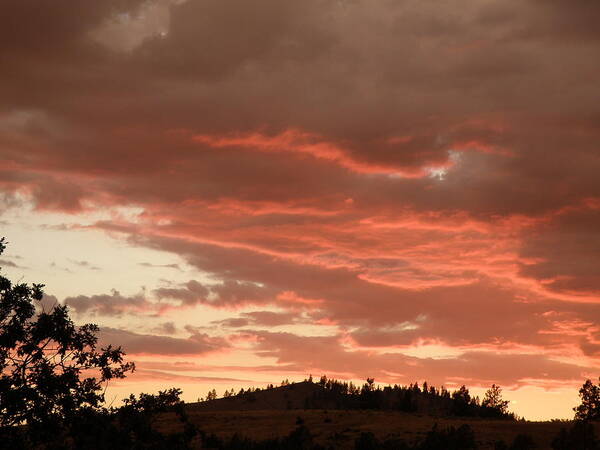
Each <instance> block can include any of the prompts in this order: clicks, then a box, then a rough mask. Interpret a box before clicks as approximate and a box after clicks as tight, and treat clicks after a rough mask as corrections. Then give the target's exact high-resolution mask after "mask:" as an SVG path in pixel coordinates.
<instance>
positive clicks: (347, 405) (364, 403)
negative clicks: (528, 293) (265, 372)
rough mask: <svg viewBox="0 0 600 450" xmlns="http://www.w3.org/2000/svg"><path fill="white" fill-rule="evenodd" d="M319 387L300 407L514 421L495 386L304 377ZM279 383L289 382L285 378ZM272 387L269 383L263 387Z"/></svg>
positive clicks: (245, 394)
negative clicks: (474, 389)
mask: <svg viewBox="0 0 600 450" xmlns="http://www.w3.org/2000/svg"><path fill="white" fill-rule="evenodd" d="M305 382H308V383H314V384H316V385H317V386H319V387H320V388H321V389H315V390H314V391H313V393H312V395H311V396H309V397H307V398H306V399H305V400H304V405H303V407H304V409H327V408H334V409H375V410H396V411H404V412H412V413H422V414H428V415H436V416H459V417H482V418H498V419H508V420H514V419H515V415H514V414H513V413H511V412H509V411H508V401H506V400H503V399H502V390H501V389H500V387H498V386H496V385H492V387H491V388H490V389H489V390H488V391H487V392H486V393H485V396H484V398H483V399H481V400H480V399H479V397H473V396H471V394H470V393H469V390H468V389H467V388H466V387H465V386H461V387H460V388H459V389H457V390H455V391H452V392H451V391H448V390H447V389H445V388H444V387H441V388H436V387H435V386H430V385H428V384H427V382H424V383H423V384H422V385H421V386H420V385H419V384H418V383H414V384H410V385H408V386H400V385H397V384H396V385H393V386H385V387H381V386H376V385H375V380H374V379H373V378H368V379H367V381H366V383H364V384H363V385H362V386H357V385H355V384H354V383H353V382H346V381H340V380H335V379H330V378H327V377H326V376H322V377H321V378H320V380H319V381H317V382H316V383H315V382H314V381H313V379H312V376H311V377H309V378H308V379H306V380H305ZM281 385H282V386H286V385H290V383H289V382H288V381H287V380H285V381H283V382H282V383H281ZM271 389H275V386H274V385H269V386H267V387H266V389H265V390H271ZM259 391H261V389H259V388H250V389H247V390H244V389H241V390H240V391H239V392H237V393H236V392H235V391H234V390H233V389H232V390H231V391H229V390H227V391H225V394H224V397H225V398H228V397H242V398H244V397H247V398H248V397H253V396H254V395H255V394H256V393H257V392H259ZM216 397H217V395H216V391H215V390H214V389H213V390H212V391H209V393H208V395H207V398H206V400H215V399H216Z"/></svg>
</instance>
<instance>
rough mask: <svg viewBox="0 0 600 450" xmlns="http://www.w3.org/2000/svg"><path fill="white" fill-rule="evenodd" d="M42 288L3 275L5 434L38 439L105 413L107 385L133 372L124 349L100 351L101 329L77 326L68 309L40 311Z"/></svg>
mask: <svg viewBox="0 0 600 450" xmlns="http://www.w3.org/2000/svg"><path fill="white" fill-rule="evenodd" d="M5 248H6V241H5V239H4V238H2V239H0V254H2V252H3V251H4V249H5ZM42 289H43V285H41V284H34V285H32V286H28V285H26V284H13V283H11V281H10V280H8V279H7V278H5V277H3V276H0V434H2V435H6V434H7V433H8V434H10V433H12V432H14V430H15V426H17V425H27V427H28V430H29V434H30V435H31V436H33V437H34V438H35V436H39V438H40V439H43V438H44V436H46V435H48V434H54V435H56V434H57V433H59V430H60V429H61V427H63V425H65V424H66V423H69V421H71V420H72V419H73V418H74V417H75V416H76V415H77V414H78V413H79V412H80V411H82V410H84V409H86V410H89V409H92V410H97V409H100V408H101V405H102V403H103V402H104V389H103V388H105V385H106V383H107V382H108V381H109V380H111V379H114V378H123V377H124V376H125V374H126V373H127V372H129V371H132V370H133V369H134V365H133V364H132V363H124V362H123V356H124V352H123V351H122V350H121V348H120V347H116V348H114V347H112V346H110V345H109V346H107V347H105V348H98V345H97V343H98V338H97V337H96V333H97V332H98V327H97V326H96V325H93V324H87V325H83V326H80V327H77V326H75V325H74V324H73V322H72V321H71V319H70V318H69V315H68V311H67V307H66V306H59V305H58V306H55V307H54V308H52V310H51V311H43V310H42V311H40V309H42V308H41V303H40V302H41V300H42V297H43V290H42ZM36 307H37V308H36ZM84 372H85V374H84Z"/></svg>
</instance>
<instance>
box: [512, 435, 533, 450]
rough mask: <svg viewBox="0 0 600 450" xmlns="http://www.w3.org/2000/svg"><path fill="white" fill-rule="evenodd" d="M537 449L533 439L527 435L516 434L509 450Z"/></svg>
mask: <svg viewBox="0 0 600 450" xmlns="http://www.w3.org/2000/svg"><path fill="white" fill-rule="evenodd" d="M536 448H537V445H536V444H535V442H534V440H533V438H532V437H531V436H529V435H528V434H518V435H517V436H516V437H515V440H514V441H513V443H512V445H511V446H510V447H509V450H534V449H536Z"/></svg>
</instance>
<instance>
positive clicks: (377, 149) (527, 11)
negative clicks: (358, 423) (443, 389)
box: [0, 0, 600, 419]
mask: <svg viewBox="0 0 600 450" xmlns="http://www.w3.org/2000/svg"><path fill="white" fill-rule="evenodd" d="M1 3H2V7H1V13H0V14H1V17H2V19H1V24H2V26H0V236H6V238H7V239H8V241H9V243H10V245H9V247H8V248H7V250H6V252H5V253H4V254H3V255H1V256H0V267H2V272H3V273H4V274H6V275H7V276H8V277H9V278H11V279H12V280H14V281H19V280H20V281H23V282H42V283H44V284H46V294H47V296H46V298H45V300H44V301H45V302H47V303H48V304H55V303H56V302H58V303H61V304H62V303H66V304H67V305H69V307H70V310H71V313H72V316H73V318H74V320H75V321H76V322H77V323H79V324H83V323H86V322H94V323H97V324H98V325H99V326H100V327H101V329H102V333H101V339H102V341H103V342H107V343H108V342H110V343H113V344H120V345H122V346H123V347H124V348H125V350H126V352H127V354H128V356H127V358H128V360H132V361H135V362H136V364H137V368H138V369H137V371H136V373H135V374H134V375H132V376H130V377H129V378H128V379H127V380H126V381H123V382H120V383H118V384H116V385H114V386H113V387H112V390H111V391H110V393H111V396H110V398H109V400H111V399H112V398H117V399H120V398H122V397H123V396H125V394H128V393H130V392H140V391H146V392H156V391H157V390H158V389H163V388H166V387H171V386H178V387H181V388H182V389H183V390H184V396H183V397H184V398H185V399H186V400H195V399H196V398H198V397H199V396H204V395H205V394H206V391H207V390H208V389H211V388H213V387H215V388H216V389H217V392H218V393H219V394H222V392H223V391H224V390H225V389H227V388H230V387H236V388H238V389H239V388H240V387H242V386H243V387H246V386H250V385H254V386H264V385H265V384H266V383H271V382H274V383H277V382H279V381H281V380H282V379H283V378H289V379H290V380H302V379H303V378H305V377H306V376H308V374H309V373H312V374H313V375H315V376H320V375H321V374H327V375H328V376H331V377H336V378H343V379H351V380H357V381H360V380H364V379H365V378H366V377H367V376H370V377H374V378H375V380H376V382H378V383H392V384H393V383H399V384H408V383H411V382H414V381H418V382H419V383H421V382H422V381H424V380H427V381H428V382H429V383H433V384H435V385H441V384H444V385H445V386H447V387H448V388H454V387H456V386H459V385H461V384H466V385H467V386H469V387H470V388H473V391H474V392H475V393H481V392H482V391H483V390H484V389H485V388H487V387H489V386H490V385H491V384H492V383H496V384H499V385H500V386H502V387H503V388H504V394H505V397H506V398H507V399H509V400H511V410H512V411H514V412H516V413H517V414H519V415H524V416H525V417H527V418H530V419H538V418H545V419H547V418H552V417H564V418H566V417H572V414H573V413H572V410H571V409H572V407H573V406H574V405H575V404H576V403H577V389H578V388H579V386H581V384H582V383H583V381H584V380H585V378H588V377H589V378H594V379H596V380H597V377H598V375H599V374H600V323H599V322H600V273H599V267H600V81H599V80H600V58H599V55H600V27H599V26H598V24H599V23H600V2H597V1H593V0H570V1H563V0H471V1H450V0H448V1H424V0H302V1H287V0H285V1H284V0H187V1H186V0H148V1H142V0H102V1H85V2H83V1H72V0H53V1H39V0H37V1H36V0H2V2H1Z"/></svg>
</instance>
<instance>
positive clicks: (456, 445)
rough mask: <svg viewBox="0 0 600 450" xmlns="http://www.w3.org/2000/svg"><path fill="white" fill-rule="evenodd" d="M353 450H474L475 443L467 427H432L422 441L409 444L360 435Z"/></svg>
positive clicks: (396, 439) (469, 428)
mask: <svg viewBox="0 0 600 450" xmlns="http://www.w3.org/2000/svg"><path fill="white" fill-rule="evenodd" d="M354 448H355V450H379V449H382V450H388V449H389V450H475V449H477V442H476V441H475V435H474V434H473V430H471V427H469V426H468V425H461V426H460V427H458V428H454V427H449V428H446V429H443V430H440V429H438V427H437V425H434V427H433V429H432V430H431V431H429V432H428V433H427V435H426V436H425V439H424V440H421V441H417V442H415V443H413V444H409V443H407V442H406V441H404V440H402V439H398V438H391V439H387V440H385V441H380V440H378V439H377V438H376V437H375V435H374V434H373V433H371V432H366V433H361V435H360V437H359V438H358V439H357V440H356V441H355V443H354Z"/></svg>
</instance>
